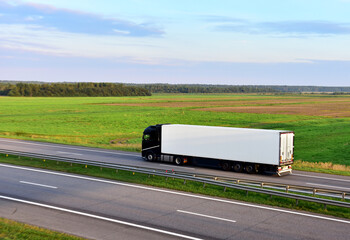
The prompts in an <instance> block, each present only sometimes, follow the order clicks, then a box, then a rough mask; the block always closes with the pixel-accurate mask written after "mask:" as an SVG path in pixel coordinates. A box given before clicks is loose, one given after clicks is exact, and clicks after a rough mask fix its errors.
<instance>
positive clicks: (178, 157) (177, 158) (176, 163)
mask: <svg viewBox="0 0 350 240" xmlns="http://www.w3.org/2000/svg"><path fill="white" fill-rule="evenodd" d="M174 163H175V165H182V164H183V163H184V160H183V158H182V157H180V156H177V157H175V159H174Z"/></svg>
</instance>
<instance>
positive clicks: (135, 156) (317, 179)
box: [0, 138, 350, 192]
mask: <svg viewBox="0 0 350 240" xmlns="http://www.w3.org/2000/svg"><path fill="white" fill-rule="evenodd" d="M0 149H8V150H15V151H24V152H31V153H40V154H49V155H55V156H61V157H70V158H79V159H84V160H93V161H101V162H110V163H117V164H125V165H130V166H140V167H149V168H161V169H168V170H172V169H174V170H175V171H183V172H191V173H196V174H200V173H202V174H211V175H216V176H227V177H237V178H246V179H247V178H249V179H252V180H259V181H267V182H279V183H285V184H291V185H302V186H308V187H315V188H327V189H334V190H341V191H347V192H349V191H350V177H347V176H337V175H329V174H321V173H311V172H301V171H293V174H292V175H287V176H282V177H277V176H267V175H261V174H245V173H235V172H232V171H229V172H225V171H222V170H218V169H209V168H203V167H197V166H175V165H173V164H168V163H155V162H147V161H144V160H143V159H142V158H141V156H140V154H139V153H131V152H123V151H115V150H105V149H99V148H87V147H80V146H72V145H62V144H52V143H41V142H32V141H23V140H16V139H6V138H0Z"/></svg>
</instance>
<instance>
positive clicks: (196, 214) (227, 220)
mask: <svg viewBox="0 0 350 240" xmlns="http://www.w3.org/2000/svg"><path fill="white" fill-rule="evenodd" d="M177 211H178V212H180V213H186V214H191V215H195V216H200V217H206V218H213V219H217V220H221V221H226V222H234V223H235V222H236V221H235V220H230V219H226V218H219V217H214V216H209V215H204V214H199V213H194V212H187V211H182V210H177Z"/></svg>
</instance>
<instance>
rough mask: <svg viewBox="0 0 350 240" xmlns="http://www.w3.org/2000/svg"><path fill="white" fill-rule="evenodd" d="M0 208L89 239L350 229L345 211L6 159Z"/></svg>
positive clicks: (323, 235) (318, 233) (320, 233)
mask: <svg viewBox="0 0 350 240" xmlns="http://www.w3.org/2000/svg"><path fill="white" fill-rule="evenodd" d="M54 151H56V149H55V150H54ZM0 216H2V217H6V218H10V219H14V220H18V221H23V222H28V223H31V224H35V225H39V226H43V227H46V228H50V229H55V230H59V231H65V232H68V233H72V234H76V235H79V236H82V237H86V238H95V239H165V238H169V239H171V238H187V239H327V240H328V239H348V237H349V234H350V228H349V227H350V221H348V220H344V219H337V218H334V217H329V216H320V215H317V214H309V213H303V212H296V211H290V210H285V209H279V208H272V207H266V206H260V205H255V204H248V203H243V202H239V201H231V200H226V199H220V198H213V197H208V196H201V195H195V194H187V193H182V192H177V191H170V190H165V189H158V188H152V187H146V186H141V185H135V184H128V183H121V182H116V181H109V180H102V179H96V178H91V177H85V176H78V175H71V174H65V173H59V172H52V171H45V170H39V169H30V168H26V167H17V166H10V165H5V164H0Z"/></svg>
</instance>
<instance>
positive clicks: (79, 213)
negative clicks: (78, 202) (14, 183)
mask: <svg viewBox="0 0 350 240" xmlns="http://www.w3.org/2000/svg"><path fill="white" fill-rule="evenodd" d="M0 198H2V199H6V200H10V201H15V202H21V203H26V204H30V205H34V206H38V207H44V208H49V209H54V210H57V211H62V212H68V213H73V214H77V215H81V216H85V217H91V218H96V219H100V220H104V221H108V222H113V223H119V224H123V225H127V226H131V227H136V228H141V229H145V230H149V231H153V232H159V233H163V234H167V235H171V236H175V237H182V238H186V239H192V240H199V239H200V238H195V237H191V236H187V235H183V234H179V233H174V232H169V231H165V230H161V229H157V228H152V227H147V226H143V225H139V224H134V223H130V222H125V221H120V220H116V219H113V218H107V217H101V216H98V215H93V214H89V213H84V212H79V211H75V210H70V209H66V208H60V207H55V206H51V205H47V204H41V203H36V202H31V201H26V200H23V199H18V198H12V197H7V196H2V195H0Z"/></svg>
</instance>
